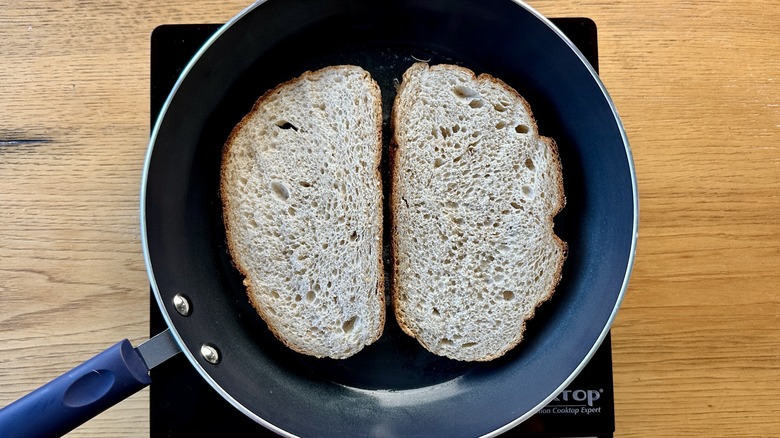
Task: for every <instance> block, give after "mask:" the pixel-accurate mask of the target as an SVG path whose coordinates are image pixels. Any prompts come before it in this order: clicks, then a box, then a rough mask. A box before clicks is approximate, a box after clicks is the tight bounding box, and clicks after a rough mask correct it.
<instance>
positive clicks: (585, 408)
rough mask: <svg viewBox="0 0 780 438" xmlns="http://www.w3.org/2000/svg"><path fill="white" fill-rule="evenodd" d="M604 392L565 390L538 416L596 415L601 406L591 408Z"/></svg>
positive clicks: (599, 390) (597, 390)
mask: <svg viewBox="0 0 780 438" xmlns="http://www.w3.org/2000/svg"><path fill="white" fill-rule="evenodd" d="M603 392H604V390H603V389H567V390H564V391H563V392H562V393H560V394H559V395H558V397H555V398H554V399H553V401H552V402H550V404H549V405H547V406H545V407H544V408H542V409H541V410H540V411H539V413H540V414H569V415H578V414H585V415H590V414H598V413H601V406H593V405H594V404H595V403H596V402H597V401H598V400H599V399H600V398H601V394H602V393H603Z"/></svg>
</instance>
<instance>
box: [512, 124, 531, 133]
mask: <svg viewBox="0 0 780 438" xmlns="http://www.w3.org/2000/svg"><path fill="white" fill-rule="evenodd" d="M528 131H530V128H529V127H528V125H523V124H522V123H521V124H519V125H517V126H515V132H517V133H518V134H528Z"/></svg>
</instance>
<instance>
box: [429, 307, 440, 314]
mask: <svg viewBox="0 0 780 438" xmlns="http://www.w3.org/2000/svg"><path fill="white" fill-rule="evenodd" d="M431 315H433V316H441V313H440V312H439V309H437V308H435V307H434V308H433V310H431Z"/></svg>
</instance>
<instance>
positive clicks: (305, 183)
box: [298, 181, 311, 188]
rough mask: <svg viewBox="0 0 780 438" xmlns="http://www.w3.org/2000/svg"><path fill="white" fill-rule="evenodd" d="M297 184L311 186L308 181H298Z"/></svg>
mask: <svg viewBox="0 0 780 438" xmlns="http://www.w3.org/2000/svg"><path fill="white" fill-rule="evenodd" d="M298 185H299V186H301V187H306V188H309V187H311V183H310V182H309V181H298Z"/></svg>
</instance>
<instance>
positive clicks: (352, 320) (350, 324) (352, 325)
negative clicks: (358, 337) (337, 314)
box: [341, 316, 358, 333]
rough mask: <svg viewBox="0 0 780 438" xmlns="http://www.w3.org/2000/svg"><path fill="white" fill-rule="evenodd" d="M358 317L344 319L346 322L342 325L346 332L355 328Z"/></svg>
mask: <svg viewBox="0 0 780 438" xmlns="http://www.w3.org/2000/svg"><path fill="white" fill-rule="evenodd" d="M357 320H358V317H357V316H353V317H352V318H349V319H348V320H346V321H344V324H342V325H341V330H343V331H344V333H349V332H351V331H352V329H353V328H355V323H356V322H357Z"/></svg>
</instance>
